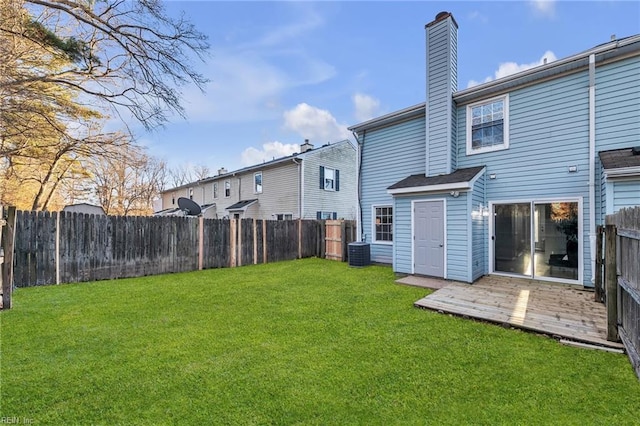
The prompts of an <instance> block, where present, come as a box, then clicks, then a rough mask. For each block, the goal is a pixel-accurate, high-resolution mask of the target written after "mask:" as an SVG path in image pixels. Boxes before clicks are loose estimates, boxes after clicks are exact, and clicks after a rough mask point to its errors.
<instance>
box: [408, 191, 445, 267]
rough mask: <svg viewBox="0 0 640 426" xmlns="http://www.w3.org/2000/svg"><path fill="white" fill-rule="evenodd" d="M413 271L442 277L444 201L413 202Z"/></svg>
mask: <svg viewBox="0 0 640 426" xmlns="http://www.w3.org/2000/svg"><path fill="white" fill-rule="evenodd" d="M413 229H414V242H413V261H414V273H416V274H420V275H429V276H433V277H444V201H416V202H414V203H413Z"/></svg>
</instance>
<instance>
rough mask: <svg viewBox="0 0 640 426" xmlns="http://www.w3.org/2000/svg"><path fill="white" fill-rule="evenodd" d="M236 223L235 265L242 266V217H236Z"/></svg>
mask: <svg viewBox="0 0 640 426" xmlns="http://www.w3.org/2000/svg"><path fill="white" fill-rule="evenodd" d="M236 223H237V224H238V228H237V229H236V240H237V245H236V251H237V254H236V266H242V219H237V220H236Z"/></svg>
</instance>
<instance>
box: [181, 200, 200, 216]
mask: <svg viewBox="0 0 640 426" xmlns="http://www.w3.org/2000/svg"><path fill="white" fill-rule="evenodd" d="M178 207H180V210H182V211H183V212H184V213H185V214H186V215H187V216H198V215H199V214H200V212H201V211H202V209H201V208H200V206H199V205H198V203H196V202H195V201H193V200H190V199H188V198H184V197H180V198H178Z"/></svg>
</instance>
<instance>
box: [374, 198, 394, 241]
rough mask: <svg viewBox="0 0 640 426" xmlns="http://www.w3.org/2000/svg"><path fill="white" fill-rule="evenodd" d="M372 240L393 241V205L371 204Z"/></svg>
mask: <svg viewBox="0 0 640 426" xmlns="http://www.w3.org/2000/svg"><path fill="white" fill-rule="evenodd" d="M372 234H373V242H374V243H391V242H393V207H391V206H373V232H372Z"/></svg>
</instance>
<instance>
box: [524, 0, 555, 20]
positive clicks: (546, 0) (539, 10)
mask: <svg viewBox="0 0 640 426" xmlns="http://www.w3.org/2000/svg"><path fill="white" fill-rule="evenodd" d="M529 6H530V7H531V8H532V9H533V12H534V13H535V14H536V15H538V16H541V17H544V18H555V16H556V0H530V1H529Z"/></svg>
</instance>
